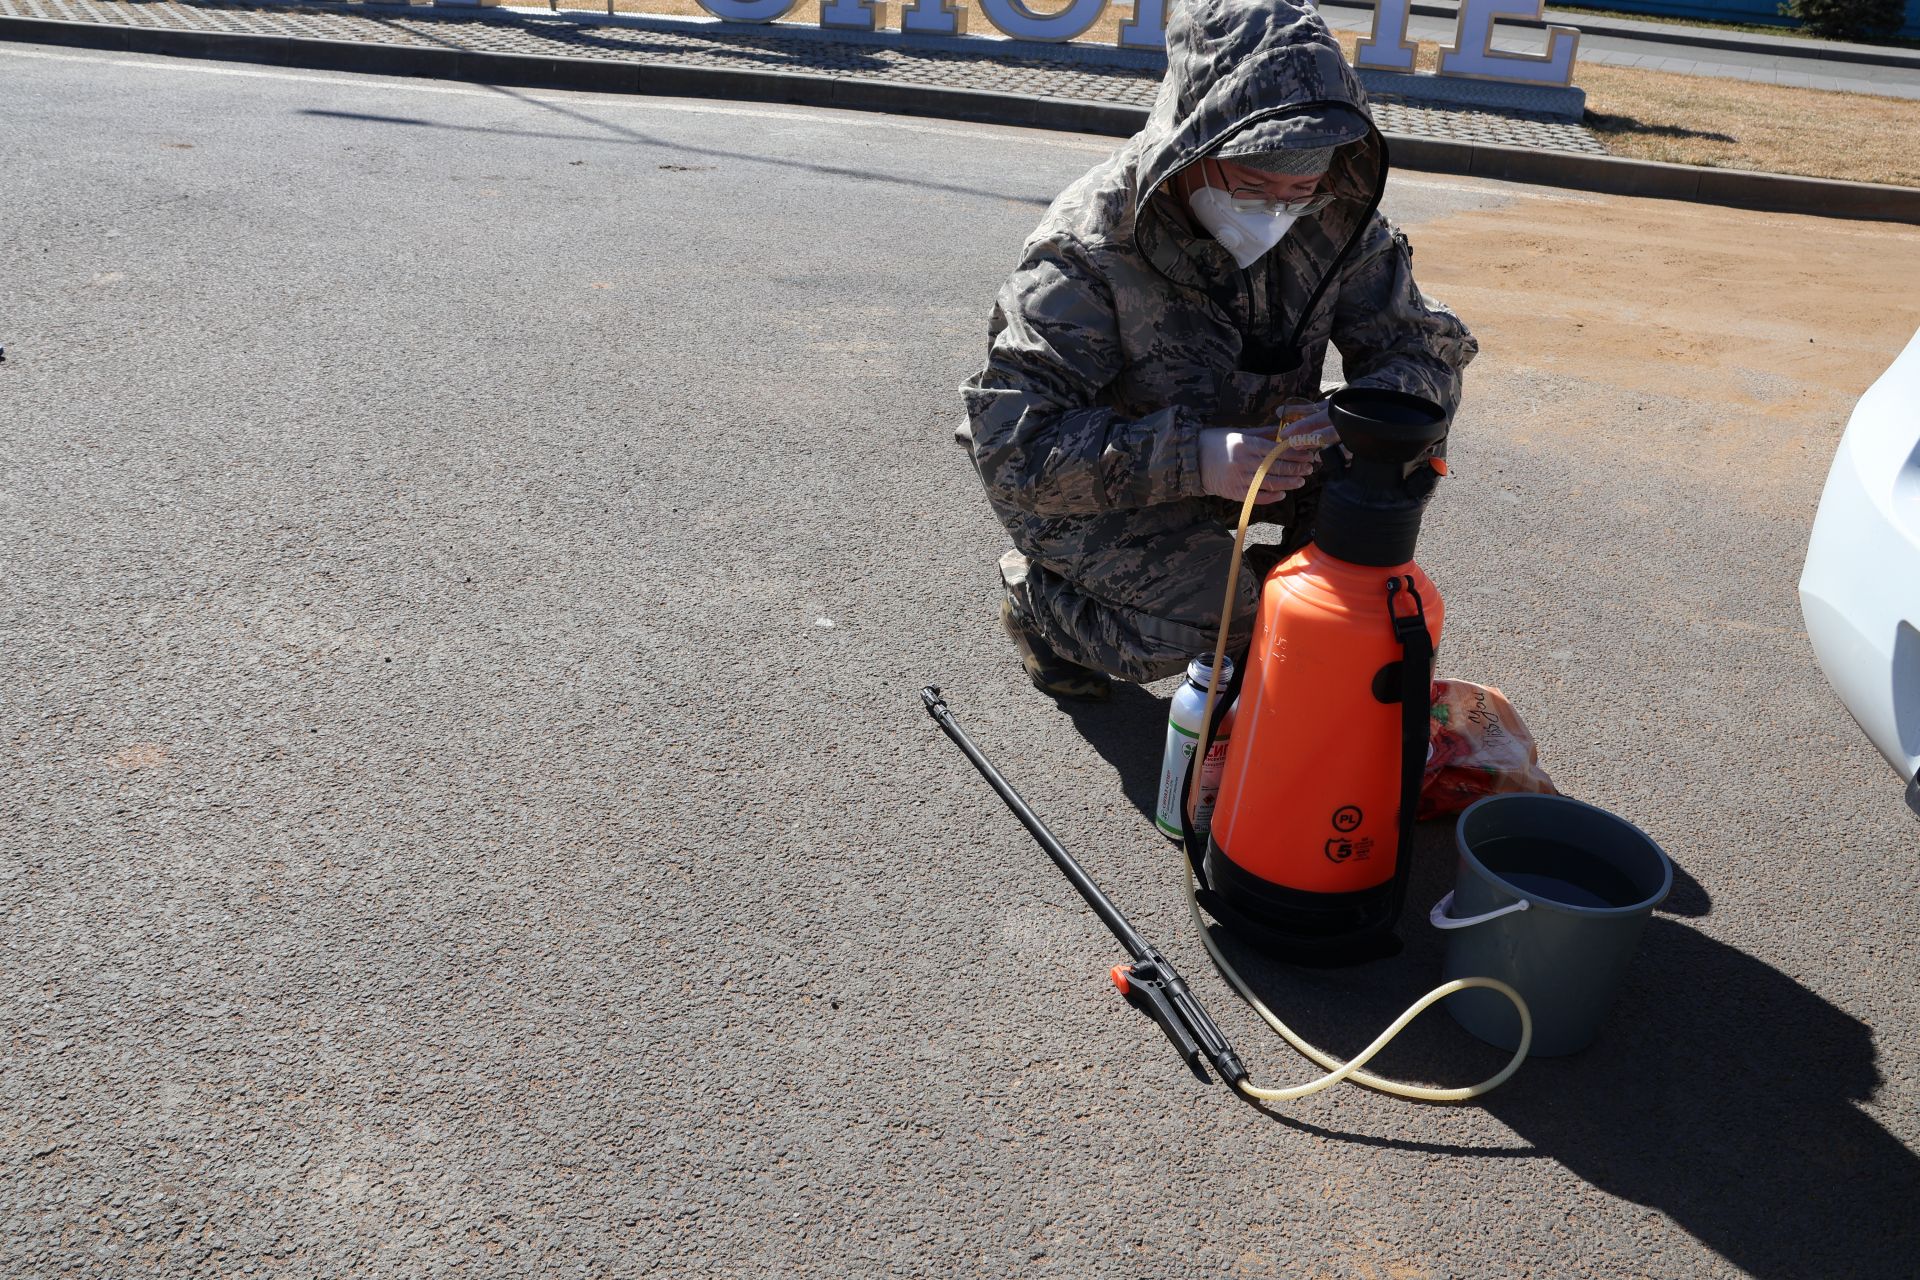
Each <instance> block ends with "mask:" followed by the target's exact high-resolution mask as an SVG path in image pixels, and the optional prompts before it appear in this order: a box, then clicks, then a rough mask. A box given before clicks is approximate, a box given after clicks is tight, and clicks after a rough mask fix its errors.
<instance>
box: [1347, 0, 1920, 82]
mask: <svg viewBox="0 0 1920 1280" xmlns="http://www.w3.org/2000/svg"><path fill="white" fill-rule="evenodd" d="M1342 7H1345V8H1356V7H1358V8H1366V7H1368V6H1367V5H1365V4H1359V3H1347V4H1344V5H1342ZM1410 8H1411V9H1412V11H1413V12H1414V13H1415V14H1417V15H1419V16H1420V17H1422V18H1451V19H1457V18H1458V17H1459V16H1460V9H1459V6H1458V5H1450V4H1429V3H1419V2H1418V0H1416V2H1415V3H1414V4H1413V5H1411V6H1410ZM1545 13H1546V16H1545V18H1544V19H1532V18H1501V19H1500V21H1501V23H1502V24H1504V25H1511V26H1515V27H1532V28H1533V29H1535V30H1536V31H1537V30H1540V29H1541V28H1543V27H1548V26H1570V27H1578V28H1580V30H1581V32H1582V34H1585V35H1596V36H1606V37H1607V38H1609V39H1612V40H1645V41H1648V42H1650V43H1653V44H1678V45H1686V46H1687V47H1689V48H1694V49H1730V50H1734V51H1736V52H1740V53H1764V54H1769V55H1772V56H1774V57H1779V58H1810V59H1815V60H1818V61H1823V62H1860V63H1868V64H1872V65H1876V66H1883V67H1920V49H1896V48H1891V47H1888V46H1885V45H1877V44H1848V43H1846V42H1844V41H1839V40H1803V39H1798V38H1796V37H1793V36H1761V35H1753V34H1751V33H1749V32H1744V31H1714V30H1712V29H1711V28H1706V27H1686V26H1672V27H1669V26H1664V25H1661V24H1657V23H1648V22H1633V21H1631V20H1628V19H1626V18H1625V16H1624V15H1623V16H1622V17H1621V18H1596V17H1594V16H1593V15H1592V14H1588V13H1558V12H1556V11H1555V10H1554V9H1553V8H1551V7H1549V8H1548V9H1547V10H1546V11H1545Z"/></svg>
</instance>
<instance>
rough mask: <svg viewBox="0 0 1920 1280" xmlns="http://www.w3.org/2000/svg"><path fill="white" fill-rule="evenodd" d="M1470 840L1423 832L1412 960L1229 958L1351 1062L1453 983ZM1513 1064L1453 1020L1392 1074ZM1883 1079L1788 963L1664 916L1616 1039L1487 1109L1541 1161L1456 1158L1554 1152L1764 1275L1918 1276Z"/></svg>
mask: <svg viewBox="0 0 1920 1280" xmlns="http://www.w3.org/2000/svg"><path fill="white" fill-rule="evenodd" d="M1451 842H1452V828H1451V825H1450V824H1448V823H1444V822H1442V823H1429V824H1426V826H1425V827H1423V828H1422V829H1421V831H1420V832H1419V833H1418V834H1417V835H1416V838H1415V851H1416V862H1415V872H1414V883H1413V886H1412V889H1411V891H1410V893H1409V897H1408V903H1407V910H1406V914H1405V915H1404V916H1403V918H1402V920H1401V927H1400V934H1401V936H1402V938H1403V939H1405V941H1406V944H1407V945H1406V949H1405V951H1403V952H1402V953H1401V954H1400V955H1399V956H1396V957H1393V958H1392V959H1388V960H1383V961H1378V962H1375V963H1373V964H1368V965H1362V966H1358V967H1356V968H1353V969H1346V970H1309V969H1300V968H1296V967H1291V966H1281V965H1276V964H1274V963H1272V962H1269V961H1267V960H1266V959H1265V958H1264V957H1261V956H1260V955H1258V954H1257V953H1255V952H1253V951H1252V950H1251V949H1250V948H1248V947H1246V946H1245V945H1244V944H1242V943H1240V942H1239V941H1237V940H1236V939H1234V938H1232V936H1231V935H1225V936H1222V947H1223V949H1224V950H1225V951H1226V952H1227V954H1228V956H1229V958H1230V959H1231V960H1232V961H1233V963H1234V965H1235V966H1236V967H1237V968H1239V969H1240V970H1241V972H1242V973H1243V974H1244V975H1245V976H1246V978H1247V980H1248V981H1249V983H1250V984H1251V985H1252V986H1253V988H1254V989H1255V990H1256V991H1259V992H1260V993H1261V995H1262V998H1264V999H1266V1000H1267V1002H1268V1003H1269V1004H1271V1005H1273V1007H1274V1008H1275V1010H1276V1011H1277V1012H1279V1013H1280V1016H1282V1017H1283V1018H1285V1019H1286V1020H1287V1021H1288V1023H1289V1024H1290V1025H1291V1026H1293V1028H1294V1029H1295V1030H1296V1031H1298V1032H1299V1033H1300V1034H1302V1035H1303V1036H1305V1037H1306V1039H1307V1040H1308V1041H1310V1042H1312V1043H1315V1044H1319V1045H1322V1046H1323V1047H1325V1048H1326V1049H1327V1050H1328V1051H1329V1052H1332V1053H1335V1054H1338V1055H1341V1056H1343V1057H1344V1056H1347V1055H1350V1054H1352V1053H1354V1052H1356V1051H1357V1050H1358V1049H1359V1048H1360V1047H1362V1046H1363V1045H1364V1044H1365V1043H1366V1042H1367V1041H1368V1040H1370V1039H1371V1038H1372V1037H1373V1036H1374V1035H1376V1034H1377V1033H1378V1032H1379V1029H1380V1028H1381V1027H1384V1026H1386V1025H1387V1023H1389V1022H1390V1021H1392V1020H1393V1018H1395V1017H1397V1016H1398V1015H1399V1013H1400V1011H1401V1010H1402V1009H1404V1008H1405V1007H1406V1006H1407V1005H1409V1004H1411V1003H1412V1002H1413V1001H1414V1000H1415V999H1416V998H1418V997H1419V996H1420V995H1421V994H1422V993H1423V992H1425V991H1426V990H1427V989H1429V988H1430V987H1431V986H1432V985H1433V984H1434V983H1435V982H1437V981H1438V980H1439V974H1440V968H1441V960H1442V953H1443V952H1444V949H1445V944H1444V941H1443V940H1442V939H1441V938H1439V937H1438V936H1436V931H1435V930H1433V929H1430V928H1428V927H1427V926H1426V924H1425V922H1424V919H1423V917H1424V914H1425V912H1426V910H1427V908H1428V907H1430V906H1431V905H1432V904H1433V902H1434V901H1435V900H1436V899H1438V898H1439V896H1440V895H1441V894H1442V893H1443V892H1445V890H1446V888H1447V887H1448V886H1449V884H1450V882H1451V879H1452V851H1451ZM1681 883H1682V882H1681V881H1680V880H1679V879H1676V893H1678V891H1679V889H1680V886H1681ZM1684 883H1685V884H1686V885H1689V886H1691V889H1690V890H1689V891H1688V893H1687V894H1686V895H1684V897H1683V901H1682V902H1681V903H1680V904H1679V905H1680V906H1681V907H1682V908H1683V909H1685V910H1686V911H1687V912H1688V913H1689V914H1705V911H1706V909H1707V906H1708V904H1707V901H1706V895H1705V893H1704V891H1702V890H1701V889H1700V886H1699V885H1698V884H1697V883H1696V882H1694V881H1693V880H1692V878H1691V877H1686V878H1685V881H1684ZM1216 936H1221V935H1216ZM1436 1015H1437V1016H1436ZM1242 1048H1243V1056H1246V1057H1249V1058H1250V1059H1251V1060H1252V1061H1254V1062H1256V1063H1259V1064H1261V1066H1260V1067H1259V1068H1258V1069H1256V1071H1255V1077H1256V1080H1257V1081H1259V1082H1260V1083H1263V1084H1265V1083H1281V1084H1292V1083H1296V1082H1298V1081H1301V1080H1305V1079H1309V1078H1311V1076H1312V1075H1313V1074H1314V1073H1315V1068H1313V1067H1312V1066H1311V1064H1308V1063H1306V1062H1305V1061H1304V1060H1303V1059H1300V1058H1298V1057H1297V1056H1296V1055H1294V1054H1293V1052H1292V1051H1291V1050H1290V1049H1287V1048H1286V1047H1285V1046H1284V1045H1283V1044H1281V1043H1280V1042H1279V1041H1278V1039H1277V1038H1276V1039H1274V1040H1272V1041H1269V1042H1266V1043H1260V1044H1248V1045H1245V1046H1242ZM1248 1050H1250V1051H1251V1052H1246V1051H1248ZM1505 1057H1506V1055H1504V1054H1503V1053H1501V1052H1500V1051H1498V1050H1495V1049H1492V1048H1490V1047H1488V1046H1486V1045H1482V1044H1480V1043H1479V1042H1478V1041H1476V1040H1474V1039H1473V1038H1472V1037H1471V1036H1469V1035H1467V1033H1466V1032H1465V1031H1463V1030H1461V1029H1460V1028H1459V1027H1458V1026H1457V1025H1456V1024H1455V1023H1454V1022H1453V1021H1452V1019H1450V1018H1448V1017H1446V1016H1445V1015H1444V1013H1441V1012H1440V1011H1439V1010H1433V1011H1429V1012H1428V1013H1427V1014H1425V1015H1423V1016H1422V1017H1421V1018H1419V1019H1417V1020H1415V1021H1414V1022H1413V1023H1412V1024H1411V1025H1410V1026H1409V1027H1408V1028H1407V1029H1406V1031H1405V1032H1404V1033H1403V1034H1402V1035H1401V1037H1400V1039H1399V1040H1397V1041H1395V1042H1394V1044H1393V1045H1392V1046H1391V1047H1390V1048H1389V1049H1388V1050H1387V1051H1386V1052H1385V1053H1383V1054H1382V1055H1381V1057H1380V1058H1378V1059H1376V1060H1375V1062H1374V1066H1375V1068H1376V1069H1377V1070H1378V1071H1379V1072H1380V1073H1381V1074H1383V1075H1388V1076H1398V1077H1405V1078H1411V1079H1416V1080H1427V1081H1436V1082H1448V1083H1467V1082H1471V1081H1474V1080H1479V1079H1484V1078H1485V1077H1487V1076H1489V1075H1491V1074H1493V1072H1494V1071H1495V1070H1497V1069H1498V1068H1499V1067H1500V1066H1501V1064H1502V1063H1503V1062H1504V1061H1505ZM1880 1083H1881V1079H1880V1075H1879V1072H1878V1070H1877V1069H1876V1067H1875V1055H1874V1047H1873V1037H1872V1033H1871V1032H1870V1030H1869V1029H1868V1028H1867V1027H1866V1025H1865V1024H1863V1023H1861V1022H1860V1021H1858V1020H1857V1019H1855V1018H1853V1017H1851V1016H1849V1015H1848V1014H1846V1013H1845V1012H1843V1011H1841V1010H1840V1009H1838V1008H1835V1007H1834V1006H1833V1005H1831V1004H1829V1003H1828V1002H1827V1001H1825V1000H1823V999H1821V998H1820V997H1819V996H1818V995H1816V994H1815V993H1814V992H1812V991H1810V990H1808V989H1807V988H1806V987H1805V986H1803V985H1801V984H1800V983H1799V982H1798V981H1796V980H1795V979H1794V978H1793V977H1791V976H1790V975H1788V974H1785V973H1782V972H1781V971H1779V970H1778V969H1775V968H1773V967H1772V966H1771V965H1768V964H1766V963H1765V962H1763V961H1761V960H1758V959H1755V958H1754V957H1752V956H1749V955H1747V954H1745V953H1744V952H1741V951H1738V950H1736V949H1734V948H1732V947H1730V946H1727V945H1726V944H1725V943H1722V942H1718V941H1716V940H1714V939H1713V938H1710V937H1708V936H1707V935H1706V934H1704V933H1702V932H1700V931H1699V930H1698V929H1696V928H1693V927H1691V926H1689V925H1687V924H1683V923H1681V922H1680V921H1678V920H1673V919H1667V918H1663V917H1660V916H1656V917H1655V918H1654V919H1653V920H1652V921H1651V922H1649V924H1648V926H1647V932H1646V935H1645V936H1644V938H1643V939H1642V942H1641V947H1640V954H1639V956H1638V957H1637V958H1636V960H1635V962H1634V967H1633V970H1632V972H1631V974H1630V976H1629V979H1628V983H1627V987H1626V989H1625V990H1624V991H1623V992H1622V993H1621V997H1620V1001H1619V1003H1618V1004H1617V1005H1616V1006H1615V1008H1614V1010H1613V1012H1612V1014H1611V1016H1610V1017H1609V1018H1608V1021H1607V1024H1606V1026H1605V1028H1604V1029H1603V1030H1602V1032H1601V1036H1600V1039H1599V1040H1598V1041H1597V1042H1596V1043H1595V1044H1594V1045H1593V1046H1592V1047H1591V1048H1589V1049H1588V1050H1586V1051H1585V1052H1584V1053H1580V1054H1577V1055H1574V1056H1572V1057H1568V1058H1535V1059H1531V1060H1529V1061H1528V1062H1527V1063H1526V1064H1525V1065H1524V1066H1523V1067H1522V1068H1521V1069H1520V1073H1519V1074H1518V1075H1517V1076H1515V1077H1514V1078H1513V1079H1512V1080H1511V1081H1509V1082H1508V1083H1507V1084H1506V1085H1504V1086H1503V1087H1501V1088H1500V1089H1498V1090H1496V1091H1494V1092H1493V1093H1491V1094H1489V1095H1487V1096H1486V1097H1485V1098H1483V1099H1480V1100H1478V1102H1477V1104H1475V1105H1480V1106H1484V1107H1485V1109H1486V1110H1487V1112H1488V1113H1489V1114H1491V1115H1493V1116H1494V1117H1496V1118H1497V1119H1499V1120H1500V1121H1501V1122H1502V1123H1504V1124H1505V1125H1507V1126H1508V1127H1509V1128H1511V1129H1512V1130H1513V1131H1514V1133H1515V1134H1516V1135H1517V1136H1518V1137H1520V1138H1522V1139H1524V1140H1526V1141H1527V1142H1528V1143H1530V1144H1531V1148H1530V1149H1518V1150H1515V1149H1496V1150H1491V1151H1486V1150H1477V1149H1462V1150H1458V1151H1457V1152H1455V1151H1448V1150H1446V1149H1445V1148H1439V1152H1440V1153H1441V1154H1460V1155H1463V1156H1487V1155H1522V1154H1531V1155H1535V1156H1545V1157H1550V1158H1552V1159H1554V1160H1557V1161H1558V1162H1559V1163H1560V1164H1562V1165H1564V1166H1565V1167H1566V1168H1567V1169H1568V1170H1569V1171H1570V1172H1572V1173H1573V1174H1575V1175H1576V1176H1578V1177H1580V1178H1581V1179H1583V1180H1584V1181H1586V1182H1587V1183H1589V1184H1591V1185H1592V1186H1594V1187H1595V1188H1597V1189H1599V1190H1600V1191H1603V1192H1605V1193H1607V1194H1608V1195H1612V1196H1617V1197H1619V1198H1620V1199H1623V1200H1629V1201H1632V1202H1633V1203H1635V1204H1641V1205H1645V1206H1647V1207H1648V1208H1650V1209H1654V1210H1657V1211H1658V1212H1660V1213H1662V1214H1665V1215H1666V1216H1667V1217H1669V1218H1671V1219H1672V1220H1673V1221H1674V1222H1676V1223H1678V1224H1679V1225H1680V1226H1681V1227H1682V1228H1684V1229H1685V1230H1686V1231H1687V1232H1688V1233H1689V1234H1691V1235H1693V1236H1694V1237H1696V1238H1697V1239H1699V1240H1700V1241H1701V1242H1702V1243H1704V1244H1706V1245H1707V1246H1709V1247H1710V1248H1712V1249H1713V1250H1714V1251H1715V1252H1717V1253H1719V1254H1720V1255H1721V1256H1722V1257H1724V1258H1726V1259H1727V1260H1728V1261H1729V1262H1731V1263H1733V1264H1734V1265H1736V1266H1738V1267H1740V1268H1741V1269H1742V1270H1743V1271H1744V1272H1746V1273H1749V1274H1751V1275H1753V1276H1756V1277H1760V1278H1761V1280H1803V1278H1804V1277H1808V1276H1849V1277H1870V1278H1874V1280H1878V1278H1880V1277H1885V1278H1886V1280H1894V1278H1895V1277H1902V1278H1910V1277H1912V1276H1913V1275H1915V1274H1916V1272H1915V1263H1914V1259H1915V1256H1916V1251H1920V1214H1916V1213H1915V1211H1914V1206H1915V1205H1916V1204H1920V1157H1917V1156H1916V1155H1915V1154H1914V1153H1913V1152H1911V1151H1909V1150H1907V1149H1906V1147H1904V1146H1903V1145H1902V1144H1901V1143H1900V1141H1899V1140H1898V1139H1897V1138H1895V1137H1894V1136H1893V1135H1891V1134H1889V1133H1888V1132H1887V1131H1886V1130H1885V1129H1883V1128H1881V1126H1880V1125H1879V1124H1878V1123H1876V1122H1875V1121H1874V1120H1873V1119H1872V1117H1870V1116H1869V1115H1867V1114H1866V1113H1864V1112H1863V1111H1861V1110H1860V1107H1859V1104H1860V1103H1862V1102H1866V1101H1868V1100H1870V1099H1871V1098H1872V1097H1873V1094H1874V1091H1875V1089H1876V1088H1877V1087H1878V1086H1879V1085H1880ZM1409 1105H1413V1104H1409ZM1268 1114H1270V1115H1273V1116H1274V1118H1275V1119H1276V1120H1277V1121H1278V1122H1280V1123H1282V1124H1286V1125H1288V1126H1289V1127H1292V1128H1298V1129H1302V1130H1304V1131H1311V1132H1315V1133H1319V1134H1322V1135H1323V1136H1328V1137H1336V1138H1341V1139H1344V1140H1347V1141H1352V1142H1355V1143H1357V1144H1360V1145H1366V1146H1389V1147H1394V1148H1401V1147H1405V1148H1407V1149H1411V1150H1422V1151H1424V1150H1434V1149H1435V1148H1434V1147H1433V1146H1432V1145H1431V1144H1423V1143H1419V1142H1407V1141H1401V1140H1397V1139H1383V1138H1379V1137H1375V1136H1368V1135H1360V1134H1338V1133H1327V1132H1326V1131H1323V1130H1319V1129H1313V1128H1311V1127H1310V1126H1306V1125H1302V1124H1301V1123H1300V1122H1298V1121H1297V1120H1293V1119H1291V1118H1290V1117H1288V1116H1287V1115H1285V1114H1284V1109H1283V1108H1277V1109H1272V1110H1268Z"/></svg>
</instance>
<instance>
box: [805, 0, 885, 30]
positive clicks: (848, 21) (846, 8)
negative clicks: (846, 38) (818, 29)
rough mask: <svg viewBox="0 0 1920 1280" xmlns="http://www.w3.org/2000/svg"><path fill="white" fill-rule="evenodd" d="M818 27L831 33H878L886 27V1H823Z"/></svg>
mask: <svg viewBox="0 0 1920 1280" xmlns="http://www.w3.org/2000/svg"><path fill="white" fill-rule="evenodd" d="M820 25H821V26H823V27H826V28H827V29H829V30H831V31H879V30H882V29H884V28H885V27H886V25H887V0H825V3H823V4H822V5H821V6H820Z"/></svg>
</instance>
